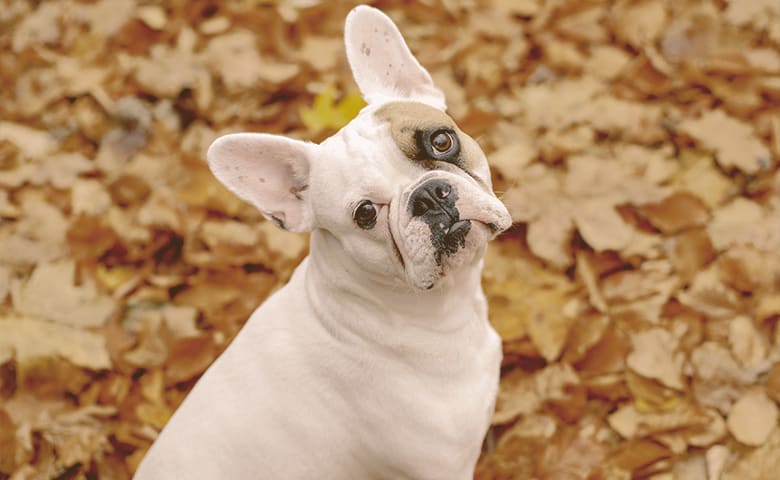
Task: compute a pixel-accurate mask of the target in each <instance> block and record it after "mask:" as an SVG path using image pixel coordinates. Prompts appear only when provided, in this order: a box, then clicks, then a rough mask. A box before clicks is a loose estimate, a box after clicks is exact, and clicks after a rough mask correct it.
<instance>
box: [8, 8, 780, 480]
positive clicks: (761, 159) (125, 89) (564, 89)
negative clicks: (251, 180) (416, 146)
mask: <svg viewBox="0 0 780 480" xmlns="http://www.w3.org/2000/svg"><path fill="white" fill-rule="evenodd" d="M351 6H352V4H351V3H348V2H320V1H318V0H311V1H305V2H300V1H289V2H287V1H280V2H246V1H237V0H236V1H228V2H217V1H212V0H198V1H195V2H184V1H171V2H163V3H158V2H143V1H138V0H100V1H96V2H94V1H93V2H89V1H76V0H62V1H58V2H27V1H23V0H9V1H8V2H6V3H5V6H4V8H3V10H2V12H0V24H1V25H2V26H3V28H2V30H0V43H1V44H2V49H0V64H1V65H2V68H0V81H1V82H2V89H0V186H2V189H0V245H2V248H0V478H9V477H10V478H13V479H28V478H29V479H32V478H111V479H114V478H116V479H122V478H129V476H130V475H131V473H132V472H133V470H134V469H135V468H136V466H137V465H138V462H139V461H140V459H141V458H142V457H143V454H144V453H145V451H146V449H147V448H148V447H149V445H150V444H151V442H152V441H153V440H154V438H155V436H156V435H157V433H158V432H159V430H160V429H161V428H162V427H163V426H164V425H165V423H166V421H167V420H168V418H169V417H170V415H171V413H172V412H173V411H174V410H175V408H176V406H177V405H178V404H179V403H180V402H181V401H182V399H183V398H184V396H185V395H186V393H187V391H188V390H189V389H190V388H191V387H192V385H193V384H194V382H195V381H196V379H197V378H198V376H199V375H200V374H201V373H202V372H203V371H204V370H205V369H206V368H207V367H208V365H209V364H210V363H211V362H212V361H213V360H214V358H216V356H217V355H218V354H219V353H220V352H221V351H222V350H223V349H224V348H225V347H226V346H227V344H228V343H229V342H230V340H231V339H232V338H233V336H234V335H235V334H236V332H237V331H238V330H239V329H240V327H241V325H242V323H243V322H244V321H245V319H246V318H247V316H248V314H249V313H250V312H251V311H252V310H253V309H254V307H255V306H256V305H257V304H258V303H259V302H261V301H262V300H263V299H264V298H266V297H267V295H269V294H270V293H271V292H272V291H274V289H276V288H278V287H279V286H280V285H282V284H283V283H284V282H285V281H286V280H287V279H288V278H289V275H290V273H291V271H292V269H293V268H294V266H295V265H296V264H297V263H298V262H299V261H300V259H301V258H302V257H303V256H304V255H305V253H306V248H307V247H306V244H307V242H306V238H305V237H301V236H295V235H292V234H287V233H282V232H279V231H277V230H276V229H275V227H273V226H272V225H269V224H268V223H265V222H263V221H262V219H261V217H260V216H259V214H258V213H257V212H255V211H253V210H252V208H250V207H249V206H247V205H246V204H243V203H242V202H241V201H239V200H237V199H236V198H235V197H234V196H232V195H231V194H229V193H228V192H227V191H226V190H224V189H223V188H222V187H221V186H220V185H219V184H217V183H216V181H215V180H214V179H213V178H212V176H211V174H210V173H209V171H208V169H207V168H206V167H205V165H204V162H203V157H204V152H205V149H206V147H207V146H208V144H209V143H210V142H211V141H212V140H213V139H214V138H215V137H216V136H218V135H220V134H224V133H228V132H233V131H241V130H255V131H268V132H277V133H285V134H287V135H291V136H294V137H297V138H302V139H309V140H315V141H317V140H321V139H322V138H324V137H326V136H327V135H328V134H329V133H331V132H333V131H334V130H335V129H337V128H339V127H340V126H341V125H343V124H344V123H345V122H346V121H348V120H349V118H351V117H352V116H353V115H354V114H355V113H356V111H357V110H358V109H359V108H360V107H361V105H362V103H361V100H360V98H359V95H357V93H356V92H355V86H354V84H353V82H352V80H351V78H350V75H349V71H348V69H347V66H346V62H345V58H344V54H343V51H342V47H341V40H340V36H341V32H342V25H343V19H344V16H345V15H346V13H347V11H348V10H349V9H350V8H351ZM377 6H379V7H380V8H383V9H384V10H386V11H387V12H388V13H389V14H390V15H391V16H392V17H393V18H394V19H395V20H396V21H397V23H398V24H399V26H400V28H401V30H402V31H403V32H404V35H405V36H406V37H407V39H408V40H409V43H410V45H411V47H412V49H413V50H414V52H415V53H416V54H417V56H418V57H419V59H420V61H421V62H422V63H423V64H424V65H425V66H426V67H427V68H428V69H429V70H430V71H431V74H432V75H433V77H434V79H435V80H436V82H437V83H438V84H439V85H440V86H441V87H442V88H443V89H444V90H445V92H446V94H447V98H448V102H449V110H450V113H451V114H452V115H453V116H454V117H455V118H456V120H457V121H458V122H459V123H460V125H461V126H462V127H463V129H464V130H466V131H468V132H469V133H471V134H472V135H474V136H475V137H476V138H478V140H479V142H480V143H481V145H482V146H483V148H484V149H485V150H486V152H488V155H489V158H490V160H491V163H492V165H493V169H494V182H495V186H496V190H497V191H498V192H499V194H500V195H501V197H502V198H503V200H504V201H505V202H506V203H507V205H508V206H509V207H510V210H511V212H512V215H513V218H514V220H515V222H516V226H515V227H514V228H513V229H512V230H511V231H510V232H508V233H507V234H505V235H504V236H502V237H501V238H500V239H499V240H498V241H496V242H495V243H494V244H492V245H491V247H490V249H489V251H488V255H487V259H486V265H485V274H484V280H485V282H484V283H485V289H486V292H487V295H488V299H489V302H490V312H491V321H492V322H493V324H494V325H495V327H496V329H497V330H498V331H499V333H500V334H501V336H502V338H503V339H504V352H505V358H504V362H503V370H502V380H501V390H500V395H499V398H498V402H497V408H496V412H495V415H494V418H493V424H494V428H493V429H492V431H491V434H490V438H489V441H488V442H487V444H488V445H489V447H490V448H486V451H485V453H484V454H483V456H482V458H481V459H480V462H479V464H478V467H477V473H476V477H477V478H479V479H540V480H541V479H630V478H642V479H645V478H647V479H655V480H667V479H683V480H688V479H690V480H699V479H702V480H715V479H731V480H734V479H740V480H743V479H747V480H751V479H755V480H766V479H769V478H774V477H775V476H776V472H777V471H778V469H779V468H780V428H778V403H779V402H780V326H778V319H780V171H779V170H778V159H779V158H780V3H777V2H776V1H773V0H724V1H709V0H708V1H693V0H683V1H675V2H672V1H668V0H616V1H611V2H601V1H587V2H580V1H573V0H568V1H567V0H549V1H541V0H520V1H515V0H442V1H432V2H418V3H409V2H395V1H386V2H380V3H378V4H377ZM301 453H302V455H305V454H306V452H301Z"/></svg>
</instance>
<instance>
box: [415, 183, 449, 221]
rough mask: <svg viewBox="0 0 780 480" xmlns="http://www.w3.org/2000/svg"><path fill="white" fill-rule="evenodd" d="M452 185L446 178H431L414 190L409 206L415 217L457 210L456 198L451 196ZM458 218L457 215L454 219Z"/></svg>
mask: <svg viewBox="0 0 780 480" xmlns="http://www.w3.org/2000/svg"><path fill="white" fill-rule="evenodd" d="M451 193H452V187H451V186H450V184H449V183H447V182H445V181H444V180H439V179H433V180H429V181H427V182H425V183H423V184H422V185H420V186H419V187H417V188H416V189H415V191H414V192H412V195H411V196H410V197H409V206H410V208H411V213H412V216H413V217H421V216H423V215H426V214H428V216H438V215H440V214H442V213H445V214H446V213H450V212H447V210H454V213H455V214H456V215H457V210H455V198H454V197H451V195H450V194H451ZM456 220H457V216H456V217H455V219H453V221H456Z"/></svg>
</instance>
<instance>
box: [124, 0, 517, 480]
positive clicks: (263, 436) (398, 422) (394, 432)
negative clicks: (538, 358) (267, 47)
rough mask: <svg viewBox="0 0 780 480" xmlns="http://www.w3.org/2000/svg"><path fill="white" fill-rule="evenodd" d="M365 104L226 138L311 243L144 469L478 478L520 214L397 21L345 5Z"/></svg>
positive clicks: (232, 182)
mask: <svg viewBox="0 0 780 480" xmlns="http://www.w3.org/2000/svg"><path fill="white" fill-rule="evenodd" d="M345 44H346V51H347V59H348V61H349V65H350V67H351V69H352V73H353V76H354V78H355V81H356V83H357V85H358V87H359V89H360V91H361V94H362V96H363V98H364V99H365V100H366V103H367V105H366V106H365V107H364V108H363V109H362V110H361V111H360V112H359V114H358V115H357V116H356V117H355V118H354V119H353V120H352V121H351V122H350V123H349V124H347V125H346V126H345V127H343V128H342V129H341V130H339V131H338V132H337V133H335V134H334V135H333V136H331V137H329V138H327V139H326V140H324V141H323V142H322V143H320V144H313V143H307V142H303V141H299V140H293V139H290V138H286V137H283V136H277V135H270V134H262V133H238V134H230V135H225V136H222V137H220V138H218V139H217V140H215V141H214V143H213V144H212V145H211V146H210V147H209V150H208V153H207V160H208V163H209V166H210V168H211V170H212V171H213V173H214V175H215V176H216V178H217V179H219V180H220V181H221V182H222V183H223V184H224V185H225V186H227V188H229V189H230V190H231V191H233V192H234V193H235V194H237V195H238V196H239V197H241V198H243V199H244V200H246V201H248V202H250V203H251V204H253V205H254V206H256V207H257V208H258V209H259V210H260V211H261V212H262V213H263V215H265V216H266V217H267V218H268V219H269V220H271V221H273V222H274V223H276V225H278V226H279V227H280V228H283V229H285V230H289V231H293V232H311V237H310V238H311V240H310V242H311V248H310V253H309V255H308V257H306V258H305V259H304V260H303V261H302V263H301V264H300V265H299V266H298V267H297V269H296V270H295V272H294V273H293V275H292V278H291V279H290V281H289V283H288V284H287V285H286V286H285V287H284V288H282V289H280V290H279V291H277V292H276V293H275V294H274V295H272V296H271V297H270V298H269V299H268V300H267V301H266V302H265V303H263V304H262V305H261V306H260V307H259V308H258V309H257V310H256V311H255V312H254V313H253V314H252V315H251V317H250V318H249V320H248V321H247V323H246V325H245V326H244V327H243V328H242V330H241V331H240V332H239V334H238V335H237V336H236V338H235V340H234V341H233V342H232V344H231V345H230V346H229V347H228V348H227V350H226V351H225V352H224V353H223V354H222V355H221V356H220V357H219V358H218V359H217V360H216V361H215V362H214V364H213V365H212V366H211V367H210V368H209V369H208V370H207V371H206V372H205V374H204V375H203V377H202V378H201V379H200V380H199V381H198V382H197V384H196V385H195V387H194V388H193V390H192V392H191V393H190V394H189V395H188V397H187V398H186V399H185V400H184V402H183V403H182V405H181V407H180V408H179V409H178V410H177V411H176V412H175V413H174V415H173V416H172V417H171V419H170V422H169V423H168V424H167V425H166V427H165V428H164V429H163V430H162V432H161V433H160V435H159V437H158V438H157V440H156V441H155V443H154V444H153V445H152V447H151V448H150V450H149V452H148V454H147V455H146V457H145V458H144V459H143V461H142V462H141V464H140V467H139V469H138V471H137V474H136V475H135V478H136V479H137V480H148V479H155V480H159V479H187V480H194V479H231V480H234V479H315V478H317V479H383V478H387V479H390V478H392V479H395V478H410V479H447V480H456V479H464V480H465V479H471V478H473V473H474V467H475V464H476V461H477V459H478V457H479V454H480V451H481V446H482V442H483V438H484V436H485V433H486V431H487V429H488V427H489V425H490V419H491V416H492V412H493V408H494V404H495V397H496V392H497V389H498V379H499V369H500V363H501V356H502V353H501V340H500V338H499V336H498V334H497V333H496V332H495V330H493V328H492V327H491V326H490V324H489V323H488V319H487V303H486V300H485V296H484V294H483V292H482V288H481V283H480V281H481V278H480V277H481V270H482V263H483V256H484V253H485V248H486V245H487V242H488V241H489V240H490V239H492V238H493V237H495V236H496V235H497V234H499V233H500V232H502V231H503V230H505V229H507V228H508V227H509V226H510V225H511V217H510V215H509V213H508V212H507V209H506V207H505V206H504V205H503V204H502V203H501V201H500V200H499V199H498V198H497V197H496V196H495V194H494V193H493V191H492V186H491V178H490V170H489V167H488V163H487V159H486V157H485V155H484V153H483V152H482V150H481V149H480V147H479V146H478V144H477V143H476V141H474V140H473V139H472V138H471V137H469V136H468V135H466V134H465V133H463V132H462V131H461V130H460V129H459V128H458V127H457V126H456V125H455V123H454V122H453V120H452V119H451V118H450V117H449V116H448V115H447V114H446V113H445V109H446V105H445V99H444V95H443V93H442V92H441V91H440V90H439V89H438V88H437V87H436V86H435V85H434V83H433V81H432V79H431V76H430V75H429V73H428V72H427V71H426V70H425V69H424V68H423V67H422V66H421V65H420V64H419V63H418V61H417V59H416V58H415V57H414V56H413V55H412V53H411V52H410V50H409V48H408V47H407V45H406V43H405V42H404V39H403V37H402V36H401V33H400V32H399V31H398V29H397V27H396V26H395V24H394V23H393V22H392V20H390V18H388V17H387V16H385V15H384V14H383V13H381V12H380V11H379V10H376V9H374V8H371V7H367V6H359V7H356V8H355V9H353V10H352V11H351V12H350V13H349V15H348V16H347V19H346V26H345Z"/></svg>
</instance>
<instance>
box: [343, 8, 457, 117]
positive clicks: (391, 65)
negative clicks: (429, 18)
mask: <svg viewBox="0 0 780 480" xmlns="http://www.w3.org/2000/svg"><path fill="white" fill-rule="evenodd" d="M344 43H345V45H346V48H347V59H348V60H349V65H350V68H352V75H353V76H354V77H355V82H356V83H357V85H358V88H360V93H362V94H363V98H364V99H365V100H366V102H367V103H369V104H370V103H376V102H381V101H387V100H414V101H418V102H423V103H427V104H429V105H431V106H433V107H436V108H439V109H441V110H445V109H446V103H445V100H444V94H443V93H442V92H441V90H439V89H438V88H437V87H436V86H435V85H434V84H433V80H432V79H431V76H430V74H429V73H428V72H427V71H426V70H425V69H424V68H423V67H422V66H421V65H420V63H419V62H418V61H417V59H416V58H414V55H412V52H411V51H409V47H407V46H406V42H404V38H403V37H402V36H401V32H399V31H398V28H397V27H396V26H395V24H394V23H393V21H392V20H390V18H389V17H388V16H387V15H385V14H384V13H382V12H380V11H379V10H377V9H375V8H372V7H368V6H365V5H361V6H359V7H355V8H354V9H353V10H352V11H351V12H349V15H347V22H346V26H345V28H344Z"/></svg>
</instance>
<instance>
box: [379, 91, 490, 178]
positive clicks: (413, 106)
mask: <svg viewBox="0 0 780 480" xmlns="http://www.w3.org/2000/svg"><path fill="white" fill-rule="evenodd" d="M376 116H377V117H378V118H379V119H380V120H382V121H385V122H387V123H389V124H390V135H392V137H393V141H394V142H395V144H396V145H397V146H398V148H399V149H400V150H401V152H403V154H404V155H405V156H406V157H407V158H409V159H410V160H412V161H414V162H419V163H420V164H422V165H423V166H424V167H426V168H434V162H435V161H436V160H437V159H436V158H432V157H431V156H430V155H429V154H428V153H427V152H426V150H425V148H423V145H421V142H422V141H426V140H425V138H427V137H426V134H430V133H431V132H435V131H437V130H442V129H443V130H448V131H451V132H453V133H454V134H455V135H456V136H457V140H458V142H459V143H460V149H459V152H458V154H457V156H456V157H455V158H454V159H453V160H452V161H449V162H448V163H452V164H454V165H456V166H458V167H460V168H462V169H464V170H466V171H467V172H469V173H473V172H474V170H475V169H476V167H477V165H478V164H479V163H480V161H481V160H482V159H483V158H484V157H483V154H482V149H480V148H479V145H477V142H475V141H474V139H472V138H471V137H469V136H468V135H466V134H465V133H463V132H462V131H461V130H460V129H459V128H458V126H457V125H455V121H454V120H452V118H451V117H450V116H449V115H447V114H446V113H444V112H442V111H441V110H439V109H437V108H433V107H431V106H428V105H425V104H423V103H418V102H392V103H388V104H387V105H384V106H383V107H382V108H380V109H379V110H377V112H376Z"/></svg>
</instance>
